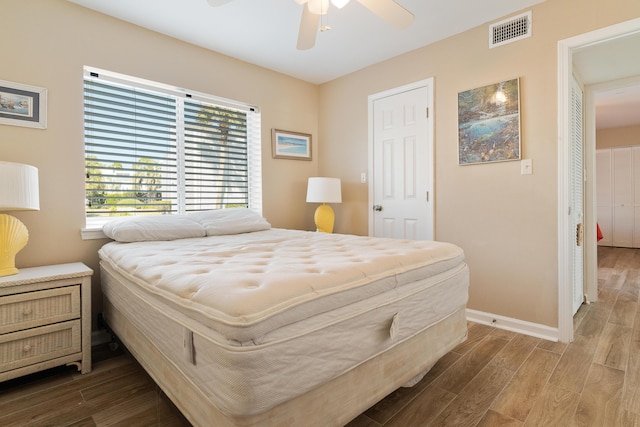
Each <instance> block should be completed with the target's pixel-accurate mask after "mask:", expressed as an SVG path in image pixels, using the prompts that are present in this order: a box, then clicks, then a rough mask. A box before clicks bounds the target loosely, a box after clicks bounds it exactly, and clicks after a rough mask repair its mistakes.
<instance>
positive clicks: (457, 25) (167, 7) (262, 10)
mask: <svg viewBox="0 0 640 427" xmlns="http://www.w3.org/2000/svg"><path fill="white" fill-rule="evenodd" d="M69 1H71V2H73V3H77V4H79V5H82V6H85V7H88V8H90V9H94V10H96V11H99V12H102V13H105V14H107V15H111V16H114V17H116V18H119V19H122V20H124V21H128V22H132V23H134V24H137V25H140V26H142V27H145V28H148V29H150V30H154V31H157V32H159V33H163V34H166V35H169V36H172V37H175V38H177V39H180V40H183V41H186V42H189V43H192V44H195V45H198V46H201V47H205V48H207V49H211V50H214V51H216V52H220V53H223V54H225V55H229V56H232V57H234V58H238V59H241V60H243V61H246V62H249V63H252V64H257V65H260V66H263V67H266V68H269V69H272V70H275V71H279V72H282V73H284V74H287V75H290V76H294V77H297V78H300V79H302V80H306V81H309V82H311V83H318V84H319V83H324V82H327V81H330V80H333V79H335V78H337V77H340V76H342V75H345V74H348V73H351V72H353V71H356V70H359V69H362V68H365V67H367V66H369V65H372V64H375V63H378V62H381V61H384V60H386V59H389V58H392V57H394V56H397V55H400V54H402V53H405V52H408V51H411V50H414V49H417V48H419V47H422V46H426V45H428V44H431V43H434V42H436V41H438V40H442V39H444V38H447V37H449V36H452V35H454V34H457V33H461V32H464V31H466V30H468V29H470V28H473V27H476V26H478V25H482V24H484V23H490V22H494V21H496V20H499V19H503V18H505V17H508V16H509V15H511V14H514V13H515V12H518V11H521V10H522V9H526V8H528V7H530V6H532V5H534V4H537V3H541V2H542V1H544V0H428V1H427V0H397V2H398V3H400V4H401V5H402V6H404V7H405V8H406V9H408V10H409V11H411V12H412V13H413V14H414V15H415V20H414V22H413V24H412V25H411V26H410V27H409V28H408V29H406V30H397V29H395V28H394V27H392V26H390V25H389V24H387V23H386V22H385V21H383V20H382V19H381V18H379V17H378V16H376V15H374V14H373V13H372V12H370V11H369V10H368V9H366V8H365V7H364V6H362V5H361V4H359V3H358V2H357V0H354V1H351V2H349V4H347V5H346V6H345V7H344V8H342V9H336V8H335V7H334V6H331V7H330V9H329V13H328V23H329V25H330V26H331V30H330V31H324V32H320V33H318V34H317V38H316V45H315V47H313V48H312V49H310V50H306V51H299V50H297V49H296V42H297V37H298V28H299V24H300V18H301V16H302V8H303V6H302V5H299V4H297V3H296V2H295V1H294V0H233V1H232V2H231V3H227V4H226V5H223V6H220V7H215V8H214V7H210V6H209V5H208V3H207V0H69ZM533 22H534V25H535V19H534V20H533ZM488 34H489V31H488V28H487V37H488ZM487 44H488V41H487Z"/></svg>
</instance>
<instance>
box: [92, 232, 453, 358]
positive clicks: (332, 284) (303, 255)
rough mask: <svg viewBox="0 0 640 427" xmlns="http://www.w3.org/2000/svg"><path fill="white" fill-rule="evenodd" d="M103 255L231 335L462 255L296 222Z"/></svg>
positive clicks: (159, 295) (134, 280) (239, 339)
mask: <svg viewBox="0 0 640 427" xmlns="http://www.w3.org/2000/svg"><path fill="white" fill-rule="evenodd" d="M99 255H100V258H101V261H102V262H103V263H106V264H107V265H109V266H110V268H111V269H112V270H114V271H116V272H117V273H118V274H120V275H121V276H123V277H124V278H126V279H127V281H128V282H129V283H131V284H133V285H134V286H137V287H139V288H140V289H141V290H142V291H143V292H145V293H147V294H149V296H150V297H153V298H155V299H160V300H162V301H163V304H167V305H169V306H171V307H172V308H174V309H177V310H179V311H180V312H181V313H183V314H185V315H187V316H189V317H190V318H193V319H195V320H197V321H198V322H200V323H202V324H204V325H206V326H208V327H210V328H212V329H213V330H215V331H217V332H219V333H220V334H222V335H223V336H224V337H226V339H227V342H228V343H237V344H238V345H243V344H242V343H243V342H246V341H250V340H253V339H255V338H256V337H260V336H263V335H264V334H266V333H268V332H270V331H272V330H274V329H277V328H280V327H282V326H286V325H289V324H292V323H295V322H298V321H300V320H301V319H305V318H308V317H310V316H314V315H318V314H322V313H326V312H328V311H330V310H334V309H336V308H340V307H343V306H346V305H348V304H352V303H355V302H358V301H361V300H363V299H365V298H370V297H373V296H376V295H379V294H381V293H383V292H387V291H389V290H393V289H395V288H399V287H402V286H403V285H406V284H408V283H412V282H415V281H416V280H421V279H423V278H425V277H431V276H435V275H438V274H441V273H443V272H446V271H448V270H450V269H454V268H459V266H460V265H463V264H464V254H463V251H462V249H460V248H459V247H457V246H455V245H453V244H450V243H443V242H434V241H411V240H397V239H384V238H373V237H363V236H351V235H340V234H326V233H316V232H307V231H297V230H285V229H269V230H265V231H257V232H251V233H242V234H232V235H223V236H210V237H199V238H190V239H179V240H173V241H147V242H134V243H120V242H111V243H108V244H106V245H104V246H103V247H102V248H101V249H100V251H99Z"/></svg>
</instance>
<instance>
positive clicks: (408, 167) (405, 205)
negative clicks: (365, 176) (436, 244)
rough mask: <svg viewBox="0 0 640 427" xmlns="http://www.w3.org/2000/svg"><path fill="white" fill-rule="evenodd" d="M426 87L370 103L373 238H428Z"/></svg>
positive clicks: (429, 197)
mask: <svg viewBox="0 0 640 427" xmlns="http://www.w3.org/2000/svg"><path fill="white" fill-rule="evenodd" d="M429 95H430V87H428V86H425V87H418V88H415V89H411V90H407V91H403V92H399V93H395V94H391V95H389V96H385V97H381V98H379V99H375V100H374V101H373V111H372V115H373V117H372V128H373V153H372V155H373V163H372V167H373V173H372V174H371V176H372V177H373V182H372V183H371V185H372V187H373V191H372V193H373V203H372V205H373V206H372V209H373V211H374V212H373V216H372V221H373V227H372V230H373V235H374V236H376V237H391V238H401V239H412V240H432V239H433V204H432V199H433V195H432V194H430V192H431V191H432V183H431V181H432V178H431V177H432V174H433V165H432V163H433V160H432V158H431V157H432V154H431V142H430V138H431V137H430V132H431V129H430V126H431V120H429V118H428V116H427V114H428V113H427V107H428V105H429V104H428V102H429Z"/></svg>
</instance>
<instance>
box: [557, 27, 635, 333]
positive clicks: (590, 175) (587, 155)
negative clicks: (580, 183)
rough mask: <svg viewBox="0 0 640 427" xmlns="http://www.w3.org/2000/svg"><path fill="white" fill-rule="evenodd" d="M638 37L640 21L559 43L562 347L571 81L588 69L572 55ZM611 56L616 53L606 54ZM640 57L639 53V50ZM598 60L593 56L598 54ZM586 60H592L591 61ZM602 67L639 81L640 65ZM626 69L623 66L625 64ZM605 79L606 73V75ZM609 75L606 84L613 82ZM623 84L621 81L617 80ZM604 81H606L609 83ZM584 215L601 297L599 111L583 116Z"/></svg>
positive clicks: (568, 296) (568, 325) (587, 259)
mask: <svg viewBox="0 0 640 427" xmlns="http://www.w3.org/2000/svg"><path fill="white" fill-rule="evenodd" d="M638 34H640V19H634V20H631V21H627V22H623V23H621V24H616V25H613V26H610V27H606V28H603V29H600V30H596V31H593V32H590V33H586V34H582V35H579V36H576V37H572V38H569V39H566V40H561V41H559V42H558V135H559V139H558V338H559V339H560V340H561V341H564V342H571V341H572V340H573V314H572V301H573V289H572V287H571V284H572V277H571V272H572V271H573V269H572V267H573V266H574V262H573V259H572V257H571V243H572V240H573V238H574V235H573V230H572V226H571V224H570V220H569V219H570V218H569V215H568V212H570V211H571V202H570V197H571V195H572V193H571V188H570V185H569V182H570V180H569V172H570V170H571V168H570V164H571V161H572V158H571V153H570V128H571V126H570V120H569V119H570V115H569V111H570V99H571V98H570V93H571V91H570V88H571V76H572V74H573V72H574V70H576V69H577V71H578V72H579V74H580V75H581V76H582V77H583V79H584V74H585V72H586V71H587V69H586V68H585V69H579V64H574V61H573V55H574V54H576V53H579V52H580V50H584V51H586V50H588V49H596V48H597V46H598V45H601V44H605V43H609V42H621V43H624V41H625V40H629V38H632V39H633V38H636V37H637V36H638ZM636 49H640V47H636ZM607 51H608V52H615V51H616V50H611V49H607ZM636 52H637V50H636ZM594 54H595V50H594ZM587 56H588V55H587ZM599 62H600V63H601V64H605V65H608V66H609V67H611V68H610V69H609V72H610V73H611V72H612V68H613V67H615V70H616V71H617V72H620V71H621V69H622V68H625V70H624V72H626V73H628V75H640V64H635V63H630V64H628V65H629V66H633V67H634V68H636V69H631V68H628V67H621V63H620V62H618V63H615V62H608V61H606V60H605V61H599ZM622 63H624V61H622ZM598 71H601V70H598ZM603 72H604V73H605V74H604V75H606V72H607V70H606V67H605V68H604V69H603ZM614 78H615V77H613V78H612V77H611V74H609V78H608V80H612V79H614ZM619 78H621V77H619ZM605 79H606V78H603V80H602V81H605ZM585 130H586V132H585V147H584V160H585V177H586V181H585V182H586V185H585V200H584V202H585V203H584V205H585V215H584V217H585V218H584V220H585V221H584V227H585V230H584V244H585V246H584V248H585V249H584V284H585V286H584V288H585V289H586V290H587V295H589V291H590V290H593V289H594V288H595V289H596V292H597V247H596V208H597V207H596V201H595V185H594V182H595V179H594V178H595V108H594V109H593V111H589V108H587V111H585Z"/></svg>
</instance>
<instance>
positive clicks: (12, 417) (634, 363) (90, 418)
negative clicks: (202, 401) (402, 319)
mask: <svg viewBox="0 0 640 427" xmlns="http://www.w3.org/2000/svg"><path fill="white" fill-rule="evenodd" d="M598 265H599V269H598V286H599V301H598V302H597V303H593V304H590V305H583V306H582V307H581V308H580V310H579V311H578V314H577V315H576V317H575V320H574V328H575V339H574V342H572V343H571V344H569V345H566V344H562V343H552V342H549V341H545V340H541V339H537V338H532V337H529V336H525V335H520V334H516V333H513V332H508V331H503V330H500V329H494V328H492V327H489V326H485V325H480V324H469V338H468V340H467V341H466V342H465V343H463V344H461V345H459V346H458V347H457V348H455V349H454V350H453V351H451V352H450V353H448V354H447V355H445V356H444V357H443V358H442V359H441V360H440V361H439V362H438V363H437V364H436V365H435V366H434V367H433V368H432V370H431V371H430V372H429V373H428V374H427V375H426V376H425V378H424V379H423V380H422V381H421V382H420V383H418V384H417V385H416V386H415V387H413V388H401V389H399V390H397V391H395V392H393V393H391V394H390V395H389V396H387V397H386V398H385V399H383V400H382V401H381V402H379V403H378V404H376V405H374V406H373V407H372V408H370V409H369V410H367V411H365V412H364V413H363V414H361V415H360V416H358V417H357V418H356V419H355V420H353V421H352V422H351V423H349V425H348V427H378V426H385V427H392V426H402V427H407V426H481V427H486V426H562V427H569V426H606V427H610V426H623V427H626V426H630V427H631V426H638V427H640V314H639V311H640V304H639V302H638V296H639V294H640V250H636V249H620V248H604V247H601V248H599V249H598ZM98 350H99V349H96V354H95V359H96V360H95V362H94V369H93V371H92V372H91V373H90V374H87V375H80V374H78V373H76V372H74V371H73V370H71V369H70V368H57V369H53V370H49V371H46V372H44V373H38V374H34V375H31V376H28V377H24V378H20V379H17V380H12V381H8V382H5V383H0V426H107V425H109V426H167V427H169V426H189V423H188V422H187V421H186V420H185V419H184V417H182V415H181V414H180V413H179V412H178V410H177V409H176V408H175V407H174V406H173V405H172V404H171V402H169V401H168V399H167V398H166V396H164V394H163V393H162V392H161V391H160V390H159V388H158V387H157V386H156V385H155V384H154V383H153V381H152V380H151V379H150V378H149V377H148V376H147V375H146V373H145V372H144V371H143V370H142V368H140V366H139V365H138V364H137V363H136V362H135V361H134V360H133V358H132V357H131V356H129V355H128V354H127V353H125V352H116V353H115V354H109V351H108V350H107V351H100V352H98ZM105 354H106V356H105Z"/></svg>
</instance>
